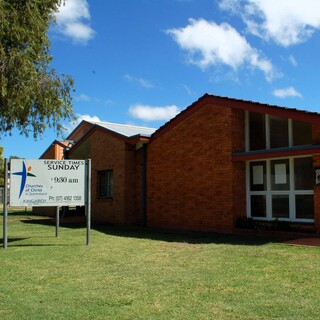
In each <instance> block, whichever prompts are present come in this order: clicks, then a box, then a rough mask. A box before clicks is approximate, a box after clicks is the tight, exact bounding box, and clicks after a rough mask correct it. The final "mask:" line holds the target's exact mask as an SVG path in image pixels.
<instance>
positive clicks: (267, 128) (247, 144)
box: [245, 110, 293, 152]
mask: <svg viewBox="0 0 320 320" xmlns="http://www.w3.org/2000/svg"><path fill="white" fill-rule="evenodd" d="M249 113H250V111H247V110H246V111H245V151H246V152H249V151H252V150H250V130H249ZM287 120H288V138H289V145H288V148H291V147H293V125H292V119H287ZM265 137H266V149H265V150H271V148H270V147H271V143H270V115H268V114H265ZM272 150H276V149H272Z"/></svg>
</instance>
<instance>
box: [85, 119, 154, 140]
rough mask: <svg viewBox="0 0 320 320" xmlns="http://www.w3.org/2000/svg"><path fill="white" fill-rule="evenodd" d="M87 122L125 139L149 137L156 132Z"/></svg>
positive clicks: (151, 129)
mask: <svg viewBox="0 0 320 320" xmlns="http://www.w3.org/2000/svg"><path fill="white" fill-rule="evenodd" d="M88 122H90V123H93V124H95V125H97V126H100V127H102V128H105V129H108V130H110V131H113V132H115V133H118V134H121V135H122V136H125V137H127V138H131V137H134V136H143V137H150V136H151V135H152V134H153V133H154V132H155V131H156V130H157V129H155V128H148V127H138V126H131V125H125V124H118V123H111V122H93V121H88Z"/></svg>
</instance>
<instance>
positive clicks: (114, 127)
mask: <svg viewBox="0 0 320 320" xmlns="http://www.w3.org/2000/svg"><path fill="white" fill-rule="evenodd" d="M87 124H91V125H92V126H90V128H89V129H88V130H87V131H86V132H85V134H84V135H83V136H82V137H81V138H80V139H79V140H78V141H74V145H73V147H72V148H71V149H70V151H69V152H70V153H72V152H73V151H74V150H75V149H77V148H78V147H79V146H80V145H81V144H82V143H83V142H84V141H85V140H86V139H87V138H88V137H89V136H91V134H92V133H93V132H95V131H96V130H103V131H104V132H106V133H108V134H110V135H111V136H113V137H115V138H118V139H121V140H123V141H124V142H128V143H132V144H135V143H137V142H139V141H141V140H143V141H148V140H149V138H150V137H151V135H152V134H153V133H154V132H155V131H156V129H155V128H148V127H139V126H132V125H125V124H118V123H111V122H94V121H86V120H83V121H82V122H81V123H80V124H79V125H78V126H77V128H75V129H74V131H73V132H76V131H79V128H80V127H81V126H82V125H87ZM70 136H72V133H71V134H70V135H69V137H70Z"/></svg>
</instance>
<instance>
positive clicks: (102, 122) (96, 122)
mask: <svg viewBox="0 0 320 320" xmlns="http://www.w3.org/2000/svg"><path fill="white" fill-rule="evenodd" d="M89 122H90V123H93V124H97V125H99V124H100V123H101V124H111V125H116V126H121V127H133V128H145V129H155V130H157V128H153V127H146V126H137V125H131V124H122V123H116V122H109V121H89Z"/></svg>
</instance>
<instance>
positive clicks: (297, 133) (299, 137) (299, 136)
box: [292, 120, 312, 146]
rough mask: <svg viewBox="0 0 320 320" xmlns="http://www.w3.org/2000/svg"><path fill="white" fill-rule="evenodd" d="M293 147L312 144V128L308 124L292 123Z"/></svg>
mask: <svg viewBox="0 0 320 320" xmlns="http://www.w3.org/2000/svg"><path fill="white" fill-rule="evenodd" d="M292 130H293V145H294V146H305V145H309V144H312V126H311V124H310V123H306V122H301V121H295V120H294V121H292Z"/></svg>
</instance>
